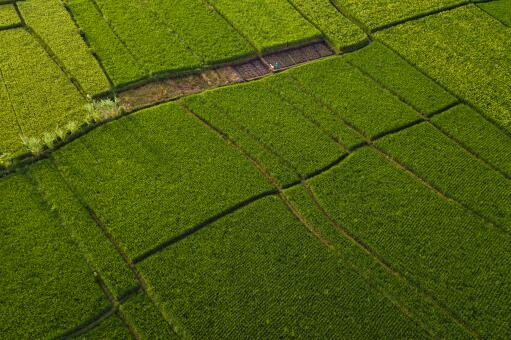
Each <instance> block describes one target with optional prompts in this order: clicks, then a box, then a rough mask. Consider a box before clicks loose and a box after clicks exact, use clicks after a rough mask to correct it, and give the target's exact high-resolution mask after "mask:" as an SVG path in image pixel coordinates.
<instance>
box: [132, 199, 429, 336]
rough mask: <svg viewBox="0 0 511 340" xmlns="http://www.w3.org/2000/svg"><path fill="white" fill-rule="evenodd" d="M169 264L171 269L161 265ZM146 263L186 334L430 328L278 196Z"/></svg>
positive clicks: (379, 332) (402, 332) (403, 332)
mask: <svg viewBox="0 0 511 340" xmlns="http://www.w3.org/2000/svg"><path fill="white" fill-rule="evenodd" d="M192 254H193V256H191V255H192ZM162 266H163V267H165V268H168V269H169V272H168V273H167V274H168V275H160V274H159V272H160V271H161V268H162ZM140 268H141V271H142V272H143V273H144V275H145V276H146V277H147V278H148V281H149V282H150V286H151V287H152V289H154V291H155V292H157V293H156V294H157V295H158V296H159V298H160V300H162V301H165V302H164V303H163V308H164V309H165V310H166V311H167V312H168V313H171V314H172V315H174V317H175V319H176V322H178V323H179V324H182V325H183V330H182V335H188V336H192V337H194V338H201V337H205V336H212V337H219V336H225V335H227V336H229V337H245V336H248V335H251V336H257V337H266V338H268V337H278V336H285V337H286V336H293V335H299V334H300V335H304V336H306V337H331V336H335V335H336V334H337V335H338V334H343V333H344V334H348V332H349V334H358V335H360V336H362V335H363V334H373V335H374V336H383V335H384V334H386V335H390V336H392V337H400V336H403V337H406V336H411V334H415V335H417V334H421V333H420V331H419V330H418V329H417V327H416V325H415V324H414V323H413V322H411V321H410V320H407V319H406V317H404V316H403V315H401V314H400V313H399V312H398V310H397V309H396V308H395V307H394V306H392V305H391V304H389V303H388V302H386V301H385V299H384V298H383V297H382V296H381V295H380V294H378V293H375V292H373V291H372V290H371V289H370V288H369V287H368V286H367V284H365V283H364V282H363V281H362V280H361V279H360V278H359V277H358V276H357V275H354V273H353V272H352V271H350V270H349V269H348V268H346V266H345V265H344V264H343V263H342V262H339V261H338V259H336V257H335V256H333V255H332V254H331V253H329V252H328V251H327V249H326V248H324V246H323V245H322V244H321V243H320V242H318V241H317V240H315V239H313V238H312V237H311V235H308V234H307V232H306V229H304V228H303V226H302V225H300V223H299V222H298V221H297V220H296V219H294V217H293V215H292V214H290V212H289V211H288V210H287V209H286V208H285V206H284V205H283V204H282V203H281V202H280V201H279V200H278V199H277V198H275V197H272V198H266V199H263V200H261V201H258V202H257V203H255V204H253V205H250V206H249V207H247V208H246V209H243V210H240V211H239V212H237V213H235V214H233V215H230V216H228V217H227V218H225V219H222V220H221V221H219V222H217V223H215V224H213V225H211V226H210V227H208V229H207V230H205V231H203V232H201V233H198V234H196V235H194V236H193V237H191V238H189V239H185V240H183V241H182V242H179V243H177V244H176V245H174V246H173V247H171V248H169V249H168V250H167V251H165V252H163V253H161V254H159V255H157V256H155V257H152V258H150V259H148V260H147V261H144V262H143V263H142V264H141V265H140ZM234 268H235V270H233V269H234ZM227 281H228V282H229V284H225V283H226V282H227ZM347 292H349V294H346V293H347ZM207 306H211V307H207ZM376 315H378V318H379V319H380V320H383V321H382V323H381V324H379V326H376V325H374V324H372V323H371V322H370V321H369V320H371V319H372V318H373V317H375V316H376ZM364 319H366V320H367V321H364ZM371 324H372V325H373V326H372V327H371Z"/></svg>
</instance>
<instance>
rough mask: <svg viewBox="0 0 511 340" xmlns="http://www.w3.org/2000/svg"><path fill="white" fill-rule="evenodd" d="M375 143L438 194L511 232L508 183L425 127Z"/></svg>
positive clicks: (455, 145)
mask: <svg viewBox="0 0 511 340" xmlns="http://www.w3.org/2000/svg"><path fill="white" fill-rule="evenodd" d="M377 144H378V145H379V146H380V147H382V148H384V149H385V150H387V151H388V152H389V153H390V154H391V155H392V156H393V157H395V158H397V159H398V160H399V161H400V162H402V163H404V164H406V165H407V166H408V167H409V168H411V169H413V170H414V171H415V172H416V173H418V175H419V176H421V177H423V178H426V179H427V180H429V182H430V183H433V184H434V185H435V186H436V187H437V188H439V189H440V190H441V191H443V192H445V193H446V194H448V195H449V196H451V197H453V198H455V199H457V200H459V201H461V202H463V203H464V204H466V205H467V206H469V207H471V208H472V209H474V210H475V211H477V212H479V213H480V214H481V215H483V216H486V217H488V218H490V219H492V220H494V221H496V222H497V223H499V224H500V225H502V226H503V227H504V228H505V229H507V230H508V231H511V181H509V180H508V179H506V178H505V177H503V176H502V175H500V174H499V173H498V172H496V171H494V170H492V169H491V168H489V167H487V166H486V165H484V164H482V163H481V162H480V161H479V160H477V159H475V158H472V157H470V155H468V154H467V153H466V152H465V151H464V150H463V149H461V148H460V147H459V146H458V145H457V144H455V143H454V142H452V141H451V140H450V139H449V138H447V137H445V136H444V135H443V134H441V133H440V132H439V131H438V130H436V129H435V128H433V127H432V126H431V125H428V124H420V125H417V126H414V127H412V128H409V129H407V130H404V131H401V132H400V133H397V134H394V135H391V136H388V137H385V138H383V139H381V140H379V141H378V142H377Z"/></svg>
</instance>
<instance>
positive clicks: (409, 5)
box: [334, 0, 463, 29]
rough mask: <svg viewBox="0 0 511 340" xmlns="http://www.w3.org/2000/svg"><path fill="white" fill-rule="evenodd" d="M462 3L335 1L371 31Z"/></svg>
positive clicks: (457, 0) (437, 0) (442, 0)
mask: <svg viewBox="0 0 511 340" xmlns="http://www.w3.org/2000/svg"><path fill="white" fill-rule="evenodd" d="M462 2H463V1H462V0H427V1H425V0H420V1H417V0H405V1H403V0H334V3H335V4H336V5H337V6H339V8H341V9H343V10H345V11H346V12H348V13H350V14H351V15H353V16H355V17H356V18H357V19H359V20H360V21H361V22H362V23H364V24H365V25H366V26H367V27H368V28H370V29H374V28H377V27H379V26H383V25H387V24H390V23H393V22H398V21H400V20H404V19H407V18H410V17H414V16H416V15H420V14H424V13H427V12H431V11H435V10H439V9H442V8H445V7H449V6H453V5H456V4H459V3H462Z"/></svg>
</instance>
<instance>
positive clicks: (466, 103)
mask: <svg viewBox="0 0 511 340" xmlns="http://www.w3.org/2000/svg"><path fill="white" fill-rule="evenodd" d="M376 40H377V41H378V42H379V43H381V44H382V45H384V46H385V47H386V48H388V49H389V50H391V51H392V52H393V53H394V54H396V55H398V56H399V57H400V58H401V59H403V60H404V61H406V62H407V63H408V64H409V65H411V66H412V67H413V68H414V69H415V70H417V71H418V72H419V73H420V74H422V75H423V76H425V77H426V78H427V79H429V80H431V81H432V82H433V83H435V84H436V85H438V86H439V87H440V88H442V89H443V90H444V91H445V92H447V93H449V94H450V95H451V96H452V97H454V98H457V100H458V102H459V103H460V104H463V105H466V106H468V107H469V108H471V109H472V110H474V111H475V112H477V113H478V114H479V115H480V116H481V117H482V118H483V119H484V120H486V121H487V122H488V123H490V124H491V125H493V126H494V127H496V128H498V129H499V130H500V131H502V132H503V133H504V134H506V135H507V136H508V137H509V138H511V132H510V131H508V130H506V129H505V128H504V127H502V126H501V125H500V124H498V123H497V122H495V121H494V120H493V119H492V118H490V117H488V116H487V115H486V114H485V113H484V112H483V111H482V110H481V109H479V108H478V107H477V106H475V105H473V104H472V103H470V102H469V101H467V100H466V99H464V98H463V97H461V96H459V95H457V94H456V93H455V92H454V91H452V90H451V89H449V88H448V87H447V86H444V85H443V84H442V83H440V82H439V81H438V80H436V79H435V78H433V77H432V76H430V75H429V74H428V73H427V72H426V71H425V70H423V69H422V68H420V67H418V66H417V65H416V64H415V63H413V62H412V61H411V60H409V59H408V58H407V57H406V56H404V55H403V54H402V53H400V52H399V51H398V50H397V49H395V48H394V47H392V46H391V45H390V44H388V43H386V42H385V41H384V40H382V39H376Z"/></svg>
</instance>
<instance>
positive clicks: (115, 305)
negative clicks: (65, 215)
mask: <svg viewBox="0 0 511 340" xmlns="http://www.w3.org/2000/svg"><path fill="white" fill-rule="evenodd" d="M51 166H52V168H53V169H54V170H55V171H56V172H57V174H58V175H59V177H60V178H61V179H62V182H63V183H64V185H65V186H66V188H67V189H68V190H69V191H70V192H71V193H72V194H73V196H74V197H75V199H77V201H78V202H79V204H80V205H82V206H83V200H82V199H81V198H80V197H79V196H78V195H77V193H76V191H75V190H74V189H73V188H72V187H71V185H70V184H69V182H68V181H67V179H66V178H65V177H64V174H62V172H61V171H60V169H59V167H58V166H57V164H56V161H55V160H54V159H53V158H52V162H51ZM27 176H28V177H29V178H30V179H31V181H32V183H33V185H34V186H35V187H36V188H37V189H38V191H39V193H40V195H41V197H42V198H43V199H44V200H45V202H46V204H47V206H48V207H49V209H51V204H50V203H49V202H48V200H46V198H45V197H44V195H43V190H42V188H40V187H39V185H38V184H37V183H36V181H35V180H34V179H33V178H32V177H31V176H30V175H27ZM51 211H53V213H54V214H56V216H57V218H58V220H59V221H60V223H61V225H62V226H64V227H65V229H66V231H67V233H68V234H69V235H70V237H71V238H72V239H73V242H74V243H75V244H76V246H77V248H78V249H79V250H80V253H81V255H82V257H83V258H84V259H85V261H86V263H87V264H88V266H89V268H90V269H91V271H92V272H93V273H94V276H95V279H96V282H97V283H98V285H99V286H100V288H101V291H102V292H103V294H104V295H105V297H106V298H107V299H108V301H109V302H110V305H111V306H112V308H113V309H114V312H116V313H117V314H118V316H119V318H120V319H121V321H122V322H123V324H124V325H125V327H126V328H127V329H128V330H129V331H130V334H132V336H133V337H134V338H137V339H138V337H137V336H136V335H135V333H134V330H133V326H132V325H131V324H130V323H129V322H128V321H127V319H126V318H125V316H124V314H123V313H122V312H121V311H120V310H118V306H119V305H120V304H121V302H120V301H126V300H127V299H129V298H131V297H132V296H133V295H134V294H136V292H138V291H139V290H140V287H141V286H135V287H132V288H130V289H129V290H128V291H127V292H126V293H124V294H123V295H122V296H120V297H116V296H114V295H113V294H112V292H111V290H110V288H109V287H108V285H107V284H106V283H105V281H104V280H103V278H102V276H101V274H100V272H99V271H98V270H97V268H96V267H95V266H94V264H93V263H92V261H91V260H90V259H89V258H88V257H87V255H86V251H85V250H84V249H83V247H82V246H81V242H80V241H79V240H78V239H77V238H76V237H74V236H73V235H74V234H73V233H72V232H71V230H70V228H69V227H68V226H67V224H66V223H65V222H64V221H63V220H62V218H61V216H60V214H59V213H58V210H57V209H51Z"/></svg>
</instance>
